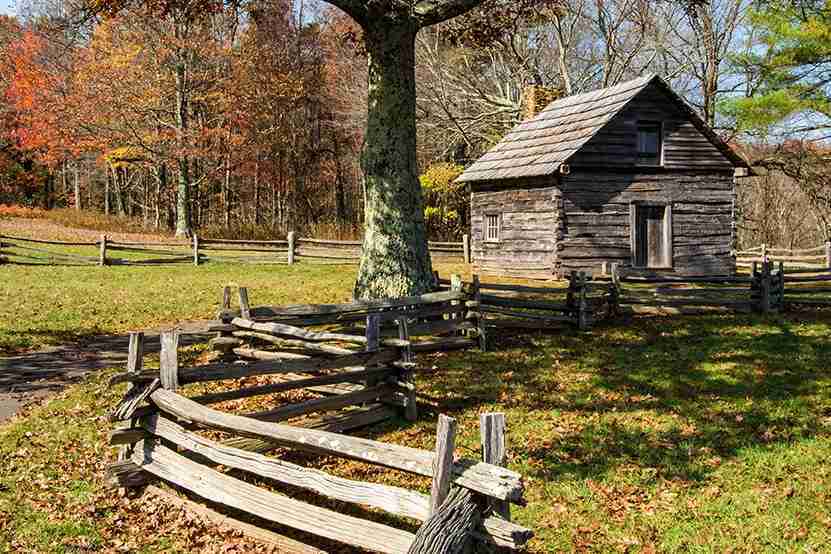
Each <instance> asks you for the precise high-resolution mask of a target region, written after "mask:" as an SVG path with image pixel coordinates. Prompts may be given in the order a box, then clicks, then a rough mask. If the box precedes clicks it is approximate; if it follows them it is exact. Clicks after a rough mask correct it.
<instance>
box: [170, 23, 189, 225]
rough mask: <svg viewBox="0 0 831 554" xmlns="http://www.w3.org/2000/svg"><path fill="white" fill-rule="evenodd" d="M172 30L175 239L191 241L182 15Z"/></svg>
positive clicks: (185, 57)
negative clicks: (174, 92) (174, 80)
mask: <svg viewBox="0 0 831 554" xmlns="http://www.w3.org/2000/svg"><path fill="white" fill-rule="evenodd" d="M174 17H175V21H174V28H175V34H176V40H177V42H178V44H177V47H176V50H177V51H176V66H175V74H176V146H177V148H178V149H179V152H178V153H177V160H176V162H177V165H178V166H179V175H178V183H177V186H176V236H177V237H190V236H192V235H193V230H192V228H191V217H190V161H189V159H188V155H187V153H186V151H187V130H188V94H187V92H188V91H187V88H188V82H187V80H188V75H187V69H188V62H187V58H188V53H187V52H186V51H185V48H184V47H183V46H181V43H182V42H183V41H184V40H185V39H186V38H187V35H188V32H187V22H186V21H185V20H184V19H185V17H184V15H183V14H176V15H175V16H174Z"/></svg>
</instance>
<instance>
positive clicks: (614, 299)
mask: <svg viewBox="0 0 831 554" xmlns="http://www.w3.org/2000/svg"><path fill="white" fill-rule="evenodd" d="M619 268H620V266H619V265H618V263H617V262H613V263H612V284H611V286H610V287H609V315H610V316H615V315H617V314H618V313H620V273H619V271H620V269H619Z"/></svg>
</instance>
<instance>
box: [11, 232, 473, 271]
mask: <svg viewBox="0 0 831 554" xmlns="http://www.w3.org/2000/svg"><path fill="white" fill-rule="evenodd" d="M55 247H57V248H55ZM429 248H430V254H431V256H432V257H433V259H435V260H438V261H446V262H464V263H470V240H469V238H468V237H467V235H465V236H464V237H463V240H462V242H430V243H429ZM360 257H361V243H360V242H359V241H339V240H323V239H311V238H295V234H294V233H293V232H291V233H289V234H288V237H287V239H286V240H232V239H206V238H201V237H198V236H194V237H193V239H192V240H191V241H190V242H185V241H182V242H176V241H171V242H120V241H114V240H112V239H110V238H109V237H107V236H106V235H101V238H100V239H99V240H98V241H95V242H68V241H49V240H41V239H30V238H24V237H13V236H7V235H0V264H4V263H5V264H13V265H100V266H107V265H113V266H115V265H167V264H193V265H200V264H203V263H214V262H223V263H239V264H288V265H293V264H295V263H317V264H338V265H344V264H356V263H358V261H359V260H360Z"/></svg>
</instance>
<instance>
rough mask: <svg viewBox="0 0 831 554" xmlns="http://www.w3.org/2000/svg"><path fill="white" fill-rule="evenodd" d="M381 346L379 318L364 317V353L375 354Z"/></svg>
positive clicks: (376, 315)
mask: <svg viewBox="0 0 831 554" xmlns="http://www.w3.org/2000/svg"><path fill="white" fill-rule="evenodd" d="M380 344H381V316H380V315H378V314H370V315H368V316H366V351H367V352H376V351H377V350H378V347H379V346H380Z"/></svg>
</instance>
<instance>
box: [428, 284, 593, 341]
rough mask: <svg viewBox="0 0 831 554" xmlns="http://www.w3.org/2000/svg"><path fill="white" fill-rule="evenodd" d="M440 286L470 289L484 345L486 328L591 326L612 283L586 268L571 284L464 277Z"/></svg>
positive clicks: (467, 290)
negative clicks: (594, 277)
mask: <svg viewBox="0 0 831 554" xmlns="http://www.w3.org/2000/svg"><path fill="white" fill-rule="evenodd" d="M438 282H439V286H440V287H442V288H445V289H448V288H449V289H451V290H463V291H466V292H468V294H469V300H468V302H467V306H468V307H469V308H470V309H471V310H472V312H471V313H472V314H473V315H474V316H475V319H476V323H477V328H479V329H480V331H479V334H480V343H481V346H482V347H483V349H484V345H485V339H484V336H485V333H486V332H487V331H486V329H487V328H503V329H504V328H514V329H523V328H524V329H540V328H551V327H562V326H564V325H565V326H570V327H577V328H578V329H581V330H586V329H589V328H590V327H591V326H592V325H593V323H594V322H595V321H596V319H597V318H598V317H599V316H601V315H602V312H603V311H604V310H605V306H606V305H607V304H608V300H607V296H608V294H609V284H608V283H602V282H596V281H593V280H592V277H591V275H590V274H588V273H586V272H576V271H575V272H573V273H572V274H571V275H570V276H569V279H568V284H567V285H564V286H558V285H556V284H550V285H548V284H547V285H539V286H537V285H518V284H507V283H487V282H482V281H481V280H480V278H479V276H478V275H474V276H473V280H472V282H471V283H462V282H461V278H460V277H458V276H452V277H451V279H450V280H443V279H439V280H438Z"/></svg>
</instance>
